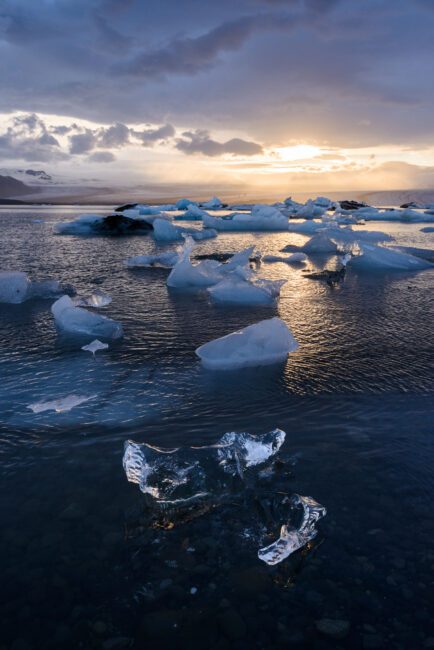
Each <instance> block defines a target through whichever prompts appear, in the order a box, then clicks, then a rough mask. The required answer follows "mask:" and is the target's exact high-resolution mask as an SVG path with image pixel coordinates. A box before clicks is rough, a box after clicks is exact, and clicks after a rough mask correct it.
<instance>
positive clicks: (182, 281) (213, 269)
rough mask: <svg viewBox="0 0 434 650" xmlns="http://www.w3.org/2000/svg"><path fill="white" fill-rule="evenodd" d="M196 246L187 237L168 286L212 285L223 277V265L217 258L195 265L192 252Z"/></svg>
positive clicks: (168, 280)
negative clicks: (191, 257)
mask: <svg viewBox="0 0 434 650" xmlns="http://www.w3.org/2000/svg"><path fill="white" fill-rule="evenodd" d="M193 248H194V241H193V240H192V239H191V237H187V238H186V240H185V244H184V246H183V249H182V251H181V252H180V254H179V259H178V262H177V263H176V264H175V266H174V267H173V269H172V271H171V272H170V275H169V277H168V278H167V286H168V287H174V288H192V287H210V286H212V285H213V284H217V282H219V281H220V280H221V279H222V277H223V276H222V272H221V270H220V269H221V267H222V265H221V264H219V262H217V261H216V260H204V261H203V262H199V264H195V265H193V264H192V263H191V260H190V254H191V252H192V250H193Z"/></svg>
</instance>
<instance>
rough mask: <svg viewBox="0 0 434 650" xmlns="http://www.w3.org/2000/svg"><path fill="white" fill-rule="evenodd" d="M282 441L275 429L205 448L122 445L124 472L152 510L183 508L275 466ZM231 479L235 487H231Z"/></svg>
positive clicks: (236, 436)
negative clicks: (255, 470) (250, 471)
mask: <svg viewBox="0 0 434 650" xmlns="http://www.w3.org/2000/svg"><path fill="white" fill-rule="evenodd" d="M284 440H285V433H284V432H283V431H281V430H280V429H276V430H275V431H271V432H270V433H266V434H262V435H257V436H254V435H251V434H249V433H226V434H224V435H223V436H222V438H221V439H220V440H219V441H218V442H217V443H216V444H215V445H209V446H204V447H177V448H174V449H162V448H159V447H155V446H152V445H148V444H146V443H142V444H139V443H136V442H133V441H131V440H129V441H127V442H126V443H125V448H124V457H123V467H124V470H125V474H126V476H127V479H128V481H129V482H130V483H136V484H137V485H138V486H139V488H140V490H141V491H142V492H143V493H144V494H146V495H148V496H149V497H150V499H151V504H152V505H154V506H157V507H162V508H168V507H175V508H177V507H183V506H190V505H192V504H195V503H198V502H199V503H200V502H203V501H204V500H208V501H218V500H219V499H221V498H223V497H224V496H225V495H226V494H228V493H229V492H231V491H232V490H233V489H235V488H236V484H237V482H238V484H239V485H241V484H242V482H241V481H240V479H243V477H244V473H245V471H246V470H247V469H248V468H256V467H258V469H259V467H263V466H264V464H265V463H266V462H267V461H270V460H272V459H273V460H274V457H275V456H276V454H277V452H278V451H279V449H280V447H281V446H282V444H283V442H284ZM234 478H235V479H236V481H235V482H234Z"/></svg>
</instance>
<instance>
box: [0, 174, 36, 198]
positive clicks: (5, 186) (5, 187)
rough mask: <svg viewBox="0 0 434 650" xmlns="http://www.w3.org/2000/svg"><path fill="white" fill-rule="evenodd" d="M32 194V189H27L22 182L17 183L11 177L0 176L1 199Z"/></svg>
mask: <svg viewBox="0 0 434 650" xmlns="http://www.w3.org/2000/svg"><path fill="white" fill-rule="evenodd" d="M34 192H35V188H34V187H29V186H28V185H26V184H25V183H23V182H22V181H18V180H17V179H16V178H13V177H12V176H0V198H2V199H6V198H9V197H11V196H23V195H24V194H33V193H34Z"/></svg>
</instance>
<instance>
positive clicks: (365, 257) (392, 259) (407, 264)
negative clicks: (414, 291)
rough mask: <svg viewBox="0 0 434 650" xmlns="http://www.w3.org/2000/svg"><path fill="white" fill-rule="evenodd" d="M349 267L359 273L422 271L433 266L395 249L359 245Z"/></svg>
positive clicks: (364, 244)
mask: <svg viewBox="0 0 434 650" xmlns="http://www.w3.org/2000/svg"><path fill="white" fill-rule="evenodd" d="M354 252H355V253H358V254H354V255H353V256H352V257H351V259H350V260H349V262H348V264H347V266H348V267H350V268H352V269H356V270H357V271H381V270H384V271H422V270H424V269H427V268H433V264H431V263H430V262H428V261H427V260H424V259H421V258H420V257H416V256H414V255H410V254H408V253H404V252H402V251H399V250H394V249H393V248H385V247H383V246H375V245H371V244H366V243H359V244H358V245H357V248H356V249H355V250H354Z"/></svg>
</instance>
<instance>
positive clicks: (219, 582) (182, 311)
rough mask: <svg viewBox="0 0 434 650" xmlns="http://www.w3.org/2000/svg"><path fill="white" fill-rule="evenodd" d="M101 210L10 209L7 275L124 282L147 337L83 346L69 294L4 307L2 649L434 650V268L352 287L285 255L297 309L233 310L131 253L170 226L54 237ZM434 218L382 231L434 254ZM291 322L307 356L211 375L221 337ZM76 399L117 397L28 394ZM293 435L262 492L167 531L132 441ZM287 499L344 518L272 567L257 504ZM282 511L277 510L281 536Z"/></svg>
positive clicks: (119, 300)
mask: <svg viewBox="0 0 434 650" xmlns="http://www.w3.org/2000/svg"><path fill="white" fill-rule="evenodd" d="M90 211H92V212H94V211H95V208H92V209H91V210H90V209H87V208H75V207H69V208H68V207H66V208H63V207H60V208H47V207H38V208H35V209H31V210H29V209H28V208H27V207H26V208H19V209H15V208H14V210H13V211H11V210H10V209H4V208H2V209H0V253H1V266H2V268H4V269H11V270H21V271H25V272H27V273H28V274H29V276H30V277H31V279H37V280H42V279H46V278H50V277H51V278H54V279H57V280H59V281H61V282H63V283H70V284H72V285H74V286H75V288H76V289H77V291H78V292H79V294H81V295H89V294H90V293H91V292H92V290H94V289H96V288H98V289H101V290H102V291H104V292H107V293H108V294H110V296H111V297H112V302H111V303H110V304H109V305H108V306H106V307H104V308H103V309H101V310H99V311H100V313H104V314H106V315H108V316H110V317H111V318H114V319H116V320H119V321H121V322H122V324H123V326H124V331H125V337H124V339H123V340H121V341H120V342H115V343H113V344H111V345H110V348H109V349H108V350H104V351H101V352H98V353H97V355H96V358H95V359H93V357H92V355H90V354H89V353H86V352H83V351H82V350H81V349H80V348H81V345H83V344H84V343H86V342H87V343H89V342H90V340H85V341H82V340H79V341H74V340H71V339H66V338H62V337H59V336H58V335H57V333H56V331H55V328H54V324H53V319H52V316H51V314H50V309H49V307H50V304H51V303H50V301H43V300H37V301H36V300H35V301H31V302H28V303H24V304H22V305H1V306H0V377H1V385H0V415H1V419H0V463H1V467H2V472H1V491H0V516H1V522H2V535H1V538H0V565H1V574H2V581H1V584H2V589H1V592H0V598H1V609H2V620H3V625H2V638H1V639H0V647H4V648H7V649H8V650H9V649H12V648H13V650H20V649H21V650H25V649H26V648H38V649H39V648H44V650H45V649H47V648H56V649H57V648H60V647H61V648H79V647H81V648H105V649H110V648H118V647H119V648H120V647H133V648H143V647H147V646H149V645H151V644H155V643H156V644H157V647H159V648H166V647H167V648H169V647H170V648H178V647H179V648H184V647H194V648H215V649H216V650H217V648H218V649H226V648H243V647H246V646H247V645H248V646H249V647H253V648H271V647H288V646H294V647H308V648H318V649H319V650H320V649H322V648H370V647H372V648H373V647H387V648H423V647H430V646H429V644H430V643H432V641H430V639H432V638H433V637H434V629H433V628H434V626H433V623H432V616H431V603H432V599H433V597H434V583H433V580H432V577H431V572H432V566H433V565H434V542H433V539H434V536H433V533H434V520H433V517H432V498H433V493H434V479H433V474H432V461H431V459H432V452H433V447H434V442H433V417H432V415H433V388H432V387H433V379H434V362H433V359H434V356H433V352H434V339H433V337H432V323H433V322H434V301H433V298H432V287H433V279H434V272H433V271H431V270H429V271H424V272H422V273H419V274H415V275H409V274H399V273H398V274H396V273H395V274H390V275H387V274H379V275H372V276H368V275H356V274H355V273H351V272H350V271H349V272H348V274H347V278H346V280H345V282H344V284H343V285H341V286H339V287H338V288H337V289H335V290H331V289H330V288H329V287H328V286H327V285H326V284H323V283H322V282H318V281H312V280H308V279H306V278H304V277H303V273H302V271H301V269H299V268H293V267H290V266H288V265H286V264H269V265H267V264H263V265H262V267H261V272H262V273H263V274H264V276H266V277H269V278H271V279H279V278H286V279H287V280H288V281H287V284H286V285H285V286H284V287H283V289H282V294H281V300H280V302H279V304H278V306H277V307H276V308H269V307H262V308H253V309H252V308H248V307H246V308H242V307H239V306H237V307H223V306H218V305H214V304H212V303H211V302H210V301H209V300H208V299H207V297H206V296H205V295H203V294H202V295H191V294H182V293H179V292H176V291H169V290H168V289H167V287H166V285H165V280H166V277H167V273H168V272H167V271H165V270H161V269H150V270H132V269H126V268H125V267H124V266H123V264H122V262H123V260H124V259H126V258H127V257H131V256H133V255H143V254H147V253H151V252H155V251H164V250H168V249H169V248H170V247H164V246H157V245H156V244H155V243H154V242H153V240H152V238H151V237H146V236H135V237H128V238H119V239H116V238H97V237H90V238H77V237H71V236H54V235H53V234H52V227H53V223H55V222H56V221H60V220H70V219H72V218H74V216H75V215H78V214H80V213H83V212H90ZM98 211H99V210H98ZM100 211H101V212H104V211H105V210H104V209H101V210H100ZM34 219H43V223H34V222H33V220H34ZM421 227H422V225H419V224H413V225H409V224H399V223H398V224H396V223H395V224H391V223H381V224H369V225H368V226H367V228H370V229H375V230H384V231H386V232H390V233H391V234H393V235H394V236H395V237H396V240H397V243H398V244H400V245H409V246H418V247H422V248H434V233H431V234H423V233H420V232H419V229H420V228H421ZM304 241H305V238H304V237H302V236H299V235H293V234H283V233H277V234H276V233H274V234H267V233H263V234H261V233H256V234H253V233H243V234H226V235H225V234H221V235H219V237H218V238H217V239H215V240H210V241H206V242H201V243H200V244H198V245H197V247H196V250H197V253H198V254H200V253H205V252H210V251H213V252H216V251H218V252H235V251H238V250H240V249H241V248H243V247H246V246H248V245H251V244H256V245H257V247H258V248H259V249H260V251H261V252H262V253H263V254H269V255H278V254H279V250H280V249H281V248H282V247H283V246H285V245H286V244H289V243H294V244H300V243H302V242H304ZM330 263H333V260H330V261H329V264H330ZM325 264H326V260H324V259H318V260H317V261H316V263H315V264H312V263H309V265H308V267H309V268H312V269H321V268H323V266H324V265H325ZM275 315H277V316H280V317H281V318H283V319H284V320H285V321H286V322H287V323H288V324H289V326H290V327H291V329H292V331H293V333H294V335H295V337H296V339H297V340H298V342H299V345H300V347H299V349H298V350H297V351H296V352H295V353H292V354H291V355H290V357H289V359H288V361H287V363H286V364H284V365H281V366H275V367H269V368H261V369H249V370H243V371H238V372H233V373H212V372H210V371H206V370H204V369H202V368H201V366H200V364H199V363H198V359H197V357H196V356H195V354H194V350H195V348H197V347H198V346H199V345H201V344H203V343H205V342H207V341H209V340H211V339H213V338H215V337H217V336H222V335H224V334H227V333H229V332H231V331H233V330H235V329H239V328H240V327H243V326H246V325H249V324H251V323H254V322H256V321H258V320H261V319H263V318H270V317H272V316H275ZM72 393H74V394H78V395H88V396H90V395H94V394H96V395H97V397H96V398H94V399H92V400H90V401H88V402H85V403H83V404H81V405H80V406H77V407H75V408H73V409H72V410H71V411H68V412H65V413H55V412H54V411H44V412H41V413H39V414H35V413H33V412H32V411H31V410H30V409H28V408H27V407H28V405H30V404H34V403H37V402H45V401H50V400H53V399H58V398H62V397H65V396H67V395H69V394H72ZM276 427H279V428H280V429H283V430H284V431H285V432H286V434H287V437H286V441H285V444H284V446H283V448H282V451H281V458H282V460H283V461H284V464H283V470H282V471H281V472H280V473H278V474H277V475H275V476H273V477H272V478H271V479H266V480H264V482H263V484H261V485H259V486H258V487H257V493H256V494H253V495H252V494H245V495H243V494H241V495H238V496H237V498H236V499H235V501H234V502H229V503H227V504H224V505H223V506H222V507H220V508H216V509H215V510H212V511H211V512H207V513H206V514H204V515H203V516H202V517H198V518H195V519H192V520H191V521H186V522H184V523H183V524H182V525H181V524H180V525H178V526H175V527H174V528H172V529H164V528H160V527H158V522H154V527H152V526H150V524H152V521H151V522H150V520H149V517H147V516H145V515H144V501H143V497H144V495H143V494H142V493H141V492H140V491H139V489H138V487H137V485H134V484H130V483H128V482H127V480H126V477H125V474H124V471H123V468H122V455H123V445H124V442H125V440H127V439H133V440H135V441H136V442H148V443H151V444H155V445H159V446H166V447H173V446H178V445H185V446H188V445H204V444H211V443H214V442H216V441H217V440H218V439H219V438H221V436H222V435H223V434H224V433H225V432H228V431H240V432H242V431H246V432H249V433H253V434H255V433H264V432H267V431H271V430H272V429H275V428H276ZM281 493H282V494H288V495H291V494H294V493H297V494H301V495H307V496H312V497H313V498H314V499H315V500H316V501H318V502H319V503H321V504H322V505H323V506H325V507H326V508H327V515H326V517H325V518H324V519H321V521H319V523H318V525H317V527H318V530H319V533H318V535H317V537H316V538H315V539H314V540H313V541H312V542H311V543H310V544H309V545H308V547H307V548H306V549H304V551H301V552H300V551H299V552H297V553H296V554H294V555H293V556H291V557H290V558H289V559H288V560H286V561H284V562H282V563H281V564H278V565H276V566H275V567H268V566H265V565H264V563H263V562H261V561H260V560H259V559H258V557H257V552H258V548H259V546H258V544H257V537H256V532H255V531H257V527H258V522H259V523H260V522H261V521H263V517H264V515H263V512H262V511H261V512H262V514H261V513H259V511H258V509H255V504H256V505H257V503H260V504H262V505H263V504H264V503H265V506H266V507H268V506H269V505H270V504H271V505H272V503H273V499H274V498H275V495H276V494H281ZM261 507H262V506H261ZM261 517H262V519H261ZM282 523H285V522H281V521H280V522H278V521H277V520H276V519H273V518H271V520H270V521H268V526H269V529H270V537H269V540H268V543H271V542H272V541H274V540H276V539H277V538H278V536H279V531H280V524H282ZM272 532H273V533H274V537H273V536H272V535H271V533H272ZM265 545H266V544H263V546H265ZM324 618H329V619H338V620H341V621H344V622H345V624H342V625H343V627H342V626H341V628H340V635H341V636H342V635H344V636H343V638H335V636H336V635H337V636H339V631H338V632H336V631H334V632H333V631H332V632H330V631H329V632H328V633H327V634H325V633H324V631H322V632H320V631H319V630H318V626H317V622H318V621H319V620H321V619H324ZM348 624H349V629H348ZM319 627H321V629H323V630H324V626H323V625H319ZM333 635H334V636H333ZM424 644H427V645H425V646H424Z"/></svg>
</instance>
